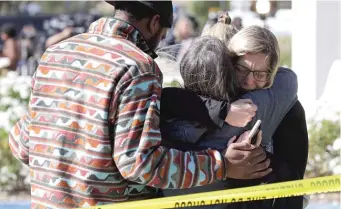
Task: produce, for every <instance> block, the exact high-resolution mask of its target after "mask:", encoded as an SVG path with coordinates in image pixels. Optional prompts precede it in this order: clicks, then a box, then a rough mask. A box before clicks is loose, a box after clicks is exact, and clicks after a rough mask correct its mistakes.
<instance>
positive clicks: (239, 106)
mask: <svg viewBox="0 0 341 209" xmlns="http://www.w3.org/2000/svg"><path fill="white" fill-rule="evenodd" d="M256 111H257V106H256V105H255V104H253V102H252V100H250V99H239V100H237V101H235V102H233V103H231V106H230V109H229V111H228V113H227V116H226V118H225V122H226V123H228V124H230V125H231V126H235V127H245V126H246V125H247V124H248V123H249V122H250V121H251V120H252V118H253V117H254V116H255V115H256Z"/></svg>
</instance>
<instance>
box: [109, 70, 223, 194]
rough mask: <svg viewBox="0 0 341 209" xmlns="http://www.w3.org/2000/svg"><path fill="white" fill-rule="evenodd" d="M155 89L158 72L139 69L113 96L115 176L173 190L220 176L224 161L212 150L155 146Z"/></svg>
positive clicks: (158, 88) (158, 86)
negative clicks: (140, 73)
mask: <svg viewBox="0 0 341 209" xmlns="http://www.w3.org/2000/svg"><path fill="white" fill-rule="evenodd" d="M161 88H162V87H161V80H160V78H159V77H157V76H156V75H154V74H145V75H140V76H138V77H135V78H133V79H131V80H130V81H129V82H126V84H125V86H122V88H121V90H120V91H119V92H117V91H116V93H115V95H113V98H114V99H113V102H112V103H115V104H113V105H111V108H112V109H111V111H110V112H112V113H113V114H111V115H110V118H112V117H114V118H113V120H112V123H113V126H114V129H113V130H114V134H113V135H114V136H115V138H114V145H113V146H114V147H113V153H114V154H113V158H114V161H115V163H116V166H117V167H118V169H119V171H120V173H121V175H122V176H123V177H124V178H125V179H127V180H130V181H134V182H137V183H140V184H145V185H149V186H153V187H157V188H174V189H181V188H189V187H194V186H199V185H203V184H207V183H212V182H214V181H215V180H224V179H225V178H226V166H225V165H226V162H225V159H224V157H223V156H222V155H221V154H220V153H219V152H218V151H215V150H206V151H200V152H182V151H179V150H176V149H168V148H165V147H163V146H161V133H160V128H159V119H160V111H159V110H160V96H161ZM113 108H114V109H113ZM203 173H204V174H205V175H202V174H203Z"/></svg>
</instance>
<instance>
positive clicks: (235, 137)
mask: <svg viewBox="0 0 341 209" xmlns="http://www.w3.org/2000/svg"><path fill="white" fill-rule="evenodd" d="M236 140H237V136H233V137H232V138H231V139H230V140H229V142H228V143H227V146H230V144H232V143H234V142H235V141H236Z"/></svg>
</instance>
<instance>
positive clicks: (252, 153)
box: [246, 145, 265, 161]
mask: <svg viewBox="0 0 341 209" xmlns="http://www.w3.org/2000/svg"><path fill="white" fill-rule="evenodd" d="M252 146H253V149H252V150H250V151H249V153H248V156H247V157H246V160H248V161H250V160H252V159H253V158H255V157H257V156H258V155H261V154H265V152H264V149H263V148H262V147H256V146H255V145H252Z"/></svg>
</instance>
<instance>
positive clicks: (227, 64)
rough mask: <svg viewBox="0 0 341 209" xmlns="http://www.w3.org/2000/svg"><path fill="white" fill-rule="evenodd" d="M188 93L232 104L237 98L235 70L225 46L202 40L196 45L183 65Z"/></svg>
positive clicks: (221, 43)
mask: <svg viewBox="0 0 341 209" xmlns="http://www.w3.org/2000/svg"><path fill="white" fill-rule="evenodd" d="M180 73H181V76H182V78H183V80H184V86H185V88H186V89H190V90H192V91H194V92H196V93H197V94H199V95H201V96H204V97H211V98H213V99H216V100H225V101H229V100H230V98H231V97H234V95H235V94H236V76H235V70H234V69H233V65H232V62H231V58H230V56H229V55H228V49H227V47H226V45H225V43H224V42H222V41H221V40H219V39H217V38H215V37H212V36H203V37H200V38H197V39H195V40H194V41H193V43H192V44H191V46H190V47H189V49H188V51H187V52H186V53H185V55H184V57H183V58H182V60H181V62H180Z"/></svg>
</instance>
